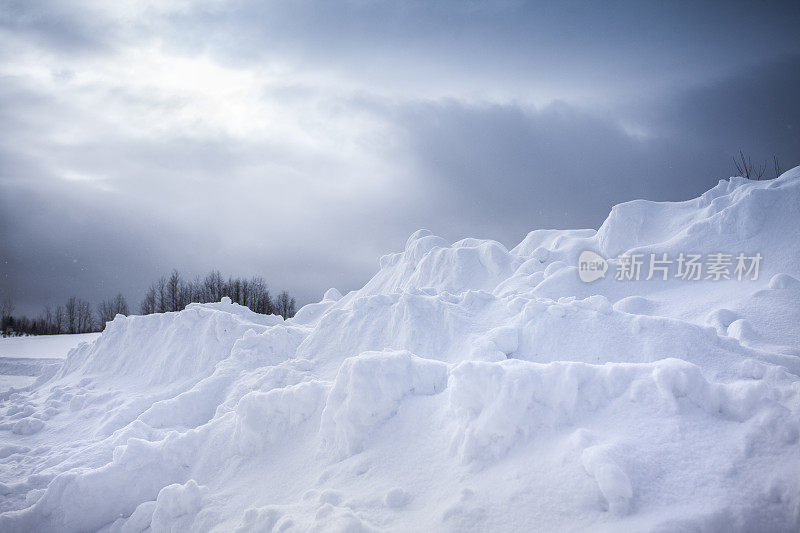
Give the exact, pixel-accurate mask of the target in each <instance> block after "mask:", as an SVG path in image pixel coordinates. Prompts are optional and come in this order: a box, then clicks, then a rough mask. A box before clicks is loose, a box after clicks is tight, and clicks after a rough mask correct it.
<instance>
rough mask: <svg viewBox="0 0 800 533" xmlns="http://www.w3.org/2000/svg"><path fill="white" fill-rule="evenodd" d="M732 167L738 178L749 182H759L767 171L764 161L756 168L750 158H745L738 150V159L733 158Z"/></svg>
mask: <svg viewBox="0 0 800 533" xmlns="http://www.w3.org/2000/svg"><path fill="white" fill-rule="evenodd" d="M733 165H734V166H735V167H736V172H738V173H739V176H741V177H743V178H747V179H749V180H760V179H761V178H762V177H763V176H764V173H765V172H766V171H767V162H766V161H764V164H763V165H761V166H760V167H756V166H754V165H753V161H752V160H751V159H750V156H747V157H745V155H744V153H743V152H742V151H741V150H739V159H736V157H734V158H733Z"/></svg>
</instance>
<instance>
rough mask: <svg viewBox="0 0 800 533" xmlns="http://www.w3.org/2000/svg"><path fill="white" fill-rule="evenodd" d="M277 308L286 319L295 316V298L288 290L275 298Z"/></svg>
mask: <svg viewBox="0 0 800 533" xmlns="http://www.w3.org/2000/svg"><path fill="white" fill-rule="evenodd" d="M275 308H276V309H275V310H276V311H277V312H278V314H279V315H281V316H282V317H283V318H284V319H287V318H291V317H293V316H294V313H295V302H294V298H291V297H290V296H289V293H288V292H286V291H283V292H281V293H280V294H279V295H278V298H277V299H276V300H275Z"/></svg>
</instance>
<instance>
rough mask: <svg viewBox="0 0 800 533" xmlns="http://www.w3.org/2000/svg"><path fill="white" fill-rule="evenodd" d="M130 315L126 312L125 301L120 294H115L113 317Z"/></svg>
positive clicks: (126, 303) (126, 305)
mask: <svg viewBox="0 0 800 533" xmlns="http://www.w3.org/2000/svg"><path fill="white" fill-rule="evenodd" d="M129 314H130V313H129V312H128V302H127V301H125V297H124V296H123V295H122V293H121V292H119V293H117V295H116V296H114V316H116V315H125V316H128V315H129Z"/></svg>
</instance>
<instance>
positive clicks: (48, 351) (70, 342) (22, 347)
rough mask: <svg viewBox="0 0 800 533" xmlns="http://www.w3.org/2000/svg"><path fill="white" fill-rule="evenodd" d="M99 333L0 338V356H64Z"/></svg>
mask: <svg viewBox="0 0 800 533" xmlns="http://www.w3.org/2000/svg"><path fill="white" fill-rule="evenodd" d="M99 336H100V334H99V333H78V334H75V335H37V336H25V337H2V338H0V357H25V358H56V357H60V358H64V357H66V356H67V353H69V351H70V350H71V349H73V348H75V347H77V346H78V345H79V344H80V343H82V342H92V341H94V340H95V339H97V337H99Z"/></svg>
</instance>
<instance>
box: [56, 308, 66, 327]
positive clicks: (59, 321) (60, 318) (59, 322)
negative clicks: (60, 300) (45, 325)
mask: <svg viewBox="0 0 800 533" xmlns="http://www.w3.org/2000/svg"><path fill="white" fill-rule="evenodd" d="M65 323H66V319H65V318H64V308H63V307H61V306H60V305H59V306H56V310H55V312H54V313H53V330H54V333H64V328H65Z"/></svg>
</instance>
